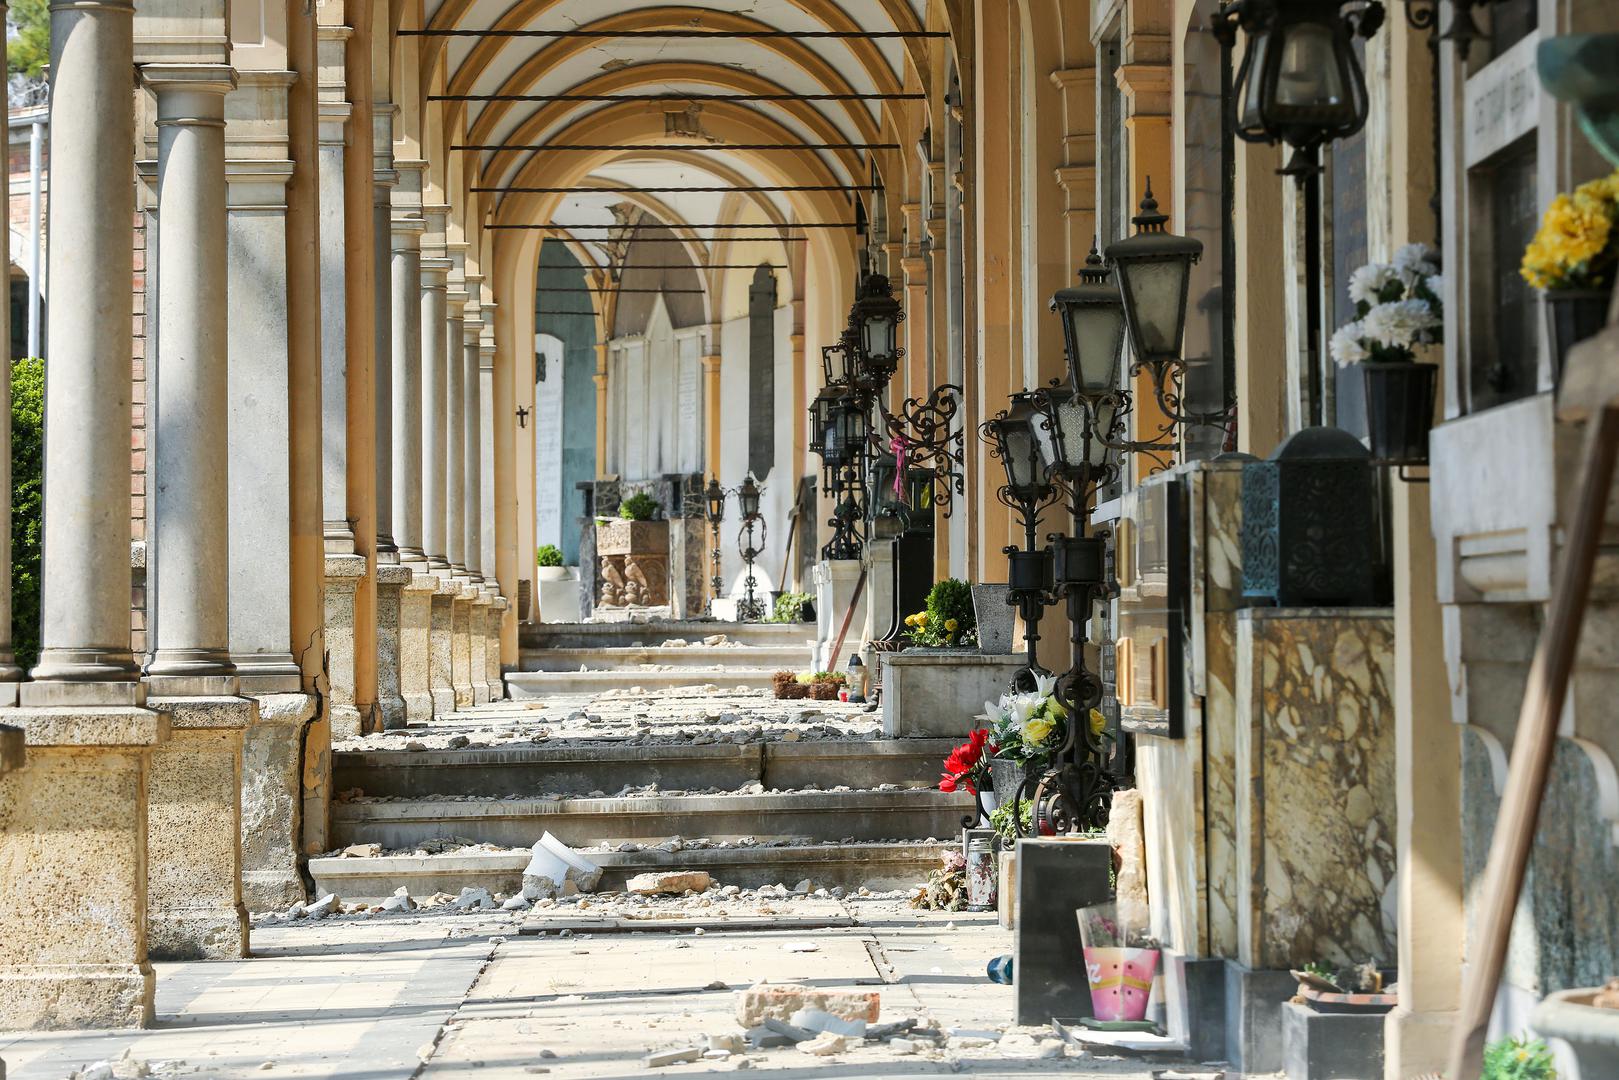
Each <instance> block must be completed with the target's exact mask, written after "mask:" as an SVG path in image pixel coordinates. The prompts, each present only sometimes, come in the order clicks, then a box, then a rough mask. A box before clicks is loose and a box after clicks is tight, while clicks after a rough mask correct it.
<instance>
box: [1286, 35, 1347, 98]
mask: <svg viewBox="0 0 1619 1080" xmlns="http://www.w3.org/2000/svg"><path fill="white" fill-rule="evenodd" d="M1336 45H1337V42H1336V41H1335V40H1334V35H1333V32H1332V29H1331V28H1330V27H1327V26H1323V25H1322V24H1320V23H1314V22H1300V23H1293V24H1292V25H1290V26H1288V27H1287V28H1286V29H1284V30H1283V31H1282V53H1281V56H1280V58H1279V60H1280V63H1279V65H1278V66H1279V70H1278V71H1277V74H1276V105H1277V107H1278V110H1291V109H1306V110H1312V111H1313V110H1318V109H1326V110H1337V109H1341V108H1343V107H1344V105H1345V103H1346V101H1347V95H1346V93H1345V88H1344V81H1343V71H1342V70H1341V68H1340V67H1339V63H1338V53H1337V48H1336Z"/></svg>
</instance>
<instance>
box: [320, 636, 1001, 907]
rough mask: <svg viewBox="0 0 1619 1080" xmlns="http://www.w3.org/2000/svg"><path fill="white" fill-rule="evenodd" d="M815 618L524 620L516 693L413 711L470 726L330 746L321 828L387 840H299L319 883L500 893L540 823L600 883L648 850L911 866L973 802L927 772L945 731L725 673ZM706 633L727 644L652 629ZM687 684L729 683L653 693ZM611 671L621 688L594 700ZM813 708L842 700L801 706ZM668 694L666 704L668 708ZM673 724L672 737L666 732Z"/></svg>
mask: <svg viewBox="0 0 1619 1080" xmlns="http://www.w3.org/2000/svg"><path fill="white" fill-rule="evenodd" d="M812 633H813V632H812V630H811V628H810V627H808V626H806V625H802V624H800V625H791V624H771V623H766V624H751V625H740V626H739V625H738V624H731V623H714V622H667V621H665V622H655V623H642V624H635V623H630V624H625V623H616V624H601V625H597V624H577V625H563V626H541V627H530V628H526V629H525V632H524V637H523V640H522V647H523V653H522V655H523V667H524V668H525V670H524V671H522V672H520V673H513V674H511V675H508V676H507V684H508V687H509V688H510V690H511V696H512V699H513V700H511V701H506V702H499V703H494V704H491V705H487V706H480V707H479V708H478V709H476V710H474V711H473V712H472V713H470V714H468V713H459V714H456V715H455V716H454V717H449V718H446V719H445V721H443V722H442V724H441V723H440V722H438V721H435V722H434V723H433V724H432V725H429V726H428V728H426V729H424V730H426V731H427V732H429V733H435V732H436V733H439V734H443V733H445V732H448V731H452V730H453V731H454V732H456V733H467V734H471V735H473V736H474V738H475V739H479V740H480V741H475V742H474V743H473V744H472V745H467V746H460V747H457V748H453V749H427V750H424V749H422V748H421V747H420V746H417V747H416V748H414V749H406V748H395V743H393V742H389V743H388V744H387V745H386V748H373V747H371V746H368V747H367V748H366V749H363V750H339V751H338V752H337V753H335V754H334V761H333V767H334V770H335V777H334V779H335V786H336V789H337V790H338V791H339V792H343V793H344V796H345V797H344V798H343V799H342V800H341V801H339V802H338V803H336V804H335V805H334V806H333V808H332V830H333V842H334V846H336V847H338V848H344V847H349V846H351V845H369V844H377V845H380V846H381V848H382V849H383V851H384V852H385V853H386V854H384V855H382V856H381V857H357V858H342V857H324V858H317V859H312V860H310V872H311V874H312V875H313V876H314V878H315V882H316V886H317V888H318V889H320V890H322V891H331V892H336V893H338V895H340V896H342V897H343V898H344V899H346V900H374V899H378V898H382V897H386V896H387V895H388V894H390V893H392V892H393V891H394V890H395V889H396V888H398V887H400V886H401V885H403V886H405V887H407V888H408V889H409V890H410V891H411V893H412V894H413V895H423V894H427V893H431V892H434V891H438V890H444V891H451V892H453V891H456V890H457V889H459V888H461V887H463V886H466V885H483V886H485V887H486V888H489V889H490V890H491V891H499V892H507V893H512V892H516V891H517V890H518V889H519V888H520V887H521V884H522V871H523V867H524V866H525V865H526V864H527V862H528V852H527V849H528V847H529V846H530V845H532V844H533V843H534V842H535V841H536V840H538V839H539V838H540V836H541V834H543V833H544V832H547V831H549V832H551V833H552V834H553V835H555V836H556V837H557V838H558V839H559V840H561V841H563V842H564V843H566V844H568V845H570V846H572V847H574V848H579V849H585V850H586V852H587V854H588V857H589V858H591V859H592V860H593V861H595V862H596V863H598V864H599V865H601V866H602V867H603V868H604V871H605V872H604V875H603V880H602V884H601V888H603V889H614V888H618V887H620V886H621V885H622V884H623V882H624V881H625V880H626V879H627V878H629V877H630V876H633V875H635V874H638V873H644V872H646V871H650V870H660V869H693V870H696V869H703V870H707V871H708V872H709V873H710V874H711V875H712V876H713V877H714V878H715V880H717V881H719V882H721V883H723V884H727V885H733V884H734V885H739V886H742V887H744V888H756V887H758V886H761V885H771V884H775V883H777V882H781V883H784V884H786V885H788V886H792V885H793V884H795V883H796V882H798V881H801V880H803V879H805V878H808V879H809V880H810V881H812V882H813V883H814V884H815V885H816V886H817V887H827V888H830V887H833V886H839V885H841V886H843V887H845V888H851V889H852V888H856V887H859V886H861V885H865V886H867V887H869V888H873V889H891V888H901V887H908V886H910V885H914V884H917V883H919V882H921V881H922V880H924V879H925V878H926V876H927V873H928V871H929V870H932V869H934V868H936V867H937V866H938V865H939V860H940V856H941V854H942V851H943V848H944V846H945V845H946V844H948V843H951V842H955V841H956V838H957V837H959V835H960V830H961V826H962V821H963V819H964V818H965V817H966V816H967V815H968V814H969V813H971V812H972V808H973V799H972V797H971V796H969V795H965V794H945V793H943V792H940V791H937V790H935V788H934V784H935V783H936V781H937V778H938V775H939V767H940V762H941V761H942V760H943V759H944V757H945V755H946V754H948V753H949V751H950V749H951V747H952V744H953V740H948V739H885V738H880V737H877V736H876V735H875V732H874V728H875V723H874V718H873V717H871V716H870V714H866V713H863V712H861V711H859V709H858V707H857V706H823V703H820V702H813V701H804V702H795V703H791V707H789V703H785V702H776V701H774V700H773V699H772V698H770V697H768V696H767V695H766V694H764V693H760V692H757V691H754V692H751V693H743V692H739V691H734V690H733V688H736V687H740V686H756V687H761V688H762V687H768V685H769V683H770V676H771V674H773V673H774V672H775V671H777V670H779V669H781V668H790V669H794V670H802V669H803V668H805V667H807V666H808V662H809V656H810V652H811V648H810V638H811V636H812ZM713 634H724V635H726V638H727V644H724V645H713V646H701V645H693V646H681V645H678V644H666V643H667V642H669V641H671V640H679V639H683V640H686V641H689V642H700V641H702V639H703V638H704V637H708V636H711V635H713ZM733 642H735V643H736V644H732V643H733ZM647 664H655V665H658V666H657V667H655V668H648V667H645V666H643V665H647ZM580 665H583V666H584V667H585V670H584V671H579V670H577V668H578V667H579V666H580ZM703 684H712V685H717V686H721V687H724V688H726V690H727V691H731V692H729V693H727V694H725V695H718V696H717V695H712V694H704V693H699V692H696V691H693V692H692V693H690V694H682V693H679V692H678V691H676V692H670V689H671V688H678V687H681V686H688V685H691V686H697V685H703ZM630 687H639V688H640V690H641V694H640V695H638V696H636V697H635V698H634V699H633V703H631V699H630V698H628V697H626V696H624V695H623V694H622V691H623V690H626V689H628V688H630ZM608 690H618V691H620V692H621V693H620V694H619V695H609V696H606V697H603V698H599V699H594V701H593V702H592V698H591V695H594V694H603V693H605V692H606V691H608ZM659 690H662V691H663V694H662V695H661V698H660V699H659V704H658V708H657V710H655V711H654V719H653V720H652V721H651V723H653V724H658V723H668V724H669V725H671V726H670V727H666V728H658V729H656V730H657V732H658V734H659V736H660V737H659V738H655V739H651V740H648V739H647V738H645V737H644V733H645V731H646V730H647V729H646V727H645V725H646V724H647V723H648V721H647V720H646V716H647V715H648V713H646V712H645V711H644V710H646V709H647V708H649V706H648V705H647V704H646V701H647V697H646V695H656V694H657V692H658V691H659ZM721 700H723V701H724V703H725V704H724V706H723V707H724V709H725V710H726V712H725V715H726V718H727V719H728V720H729V721H731V726H730V728H729V730H726V729H724V728H723V727H719V728H717V727H714V726H713V725H714V721H713V720H712V717H713V716H714V715H715V706H714V705H712V704H709V705H705V704H704V702H715V701H721ZM586 703H590V704H589V708H591V709H592V710H596V711H599V712H601V713H602V714H604V715H611V716H615V717H617V716H622V717H624V719H623V720H622V721H620V720H617V719H615V720H614V721H613V724H609V725H603V726H601V727H598V728H596V729H594V730H592V731H590V732H588V733H581V732H579V731H577V730H573V731H571V733H568V734H564V735H562V736H560V737H558V736H555V735H553V736H551V737H547V736H536V738H538V739H539V740H540V741H538V742H534V741H526V740H525V741H516V740H515V739H514V738H512V737H510V736H507V741H504V742H500V741H496V742H494V743H493V744H480V742H481V737H479V736H478V735H477V732H478V730H480V726H481V730H482V731H484V732H485V733H486V734H487V735H488V736H489V737H490V738H492V739H494V740H499V739H500V738H501V735H500V733H501V732H511V731H513V730H514V724H520V723H534V722H535V718H537V717H540V716H542V715H543V716H544V717H546V720H545V722H546V724H547V725H552V723H553V721H552V719H551V718H553V717H555V716H557V715H560V714H562V713H566V712H569V711H572V710H574V709H576V708H579V707H583V706H584V705H585V704H586ZM818 709H820V710H821V711H829V710H841V711H837V712H835V714H833V715H821V716H819V717H816V716H815V715H814V714H815V713H816V712H817V710H818ZM537 710H538V711H537ZM671 711H674V712H677V713H679V715H677V716H675V717H674V718H673V719H668V718H667V716H666V714H667V713H669V712H671ZM637 714H638V715H637ZM800 718H802V719H800ZM816 719H819V720H822V721H827V722H828V723H827V724H825V725H817V724H815V723H814V722H813V721H814V720H816ZM469 722H470V724H469ZM636 724H640V725H642V726H641V727H639V728H636V727H635V725H636ZM614 725H616V726H614ZM674 725H679V727H675V726H674ZM739 728H742V729H747V734H744V733H743V731H742V730H739ZM675 730H681V731H684V733H685V735H686V737H685V738H684V739H681V738H679V737H670V736H671V732H673V731H675ZM632 731H639V732H641V733H642V736H643V737H639V738H637V737H635V735H633V734H632ZM828 731H830V732H831V735H827V734H826V733H827V732H828ZM409 734H410V733H406V735H407V737H408V735H409ZM457 741H458V742H466V741H467V740H465V739H460V740H457ZM430 852H434V853H435V854H429V853H430Z"/></svg>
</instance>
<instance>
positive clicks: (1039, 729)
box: [1023, 717, 1056, 746]
mask: <svg viewBox="0 0 1619 1080" xmlns="http://www.w3.org/2000/svg"><path fill="white" fill-rule="evenodd" d="M1054 727H1056V725H1055V724H1053V723H1052V722H1051V721H1050V720H1047V719H1045V718H1043V717H1041V718H1037V719H1034V720H1030V721H1029V722H1028V723H1027V724H1024V725H1023V741H1024V742H1027V743H1030V744H1031V745H1034V746H1040V745H1042V744H1043V743H1044V742H1045V741H1046V739H1048V738H1050V736H1051V729H1052V728H1054Z"/></svg>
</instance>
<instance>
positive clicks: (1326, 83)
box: [1108, 0, 1477, 425]
mask: <svg viewBox="0 0 1619 1080" xmlns="http://www.w3.org/2000/svg"><path fill="white" fill-rule="evenodd" d="M1452 7H1453V12H1454V15H1455V17H1454V18H1453V20H1452V25H1451V28H1450V30H1447V31H1446V33H1445V35H1444V36H1446V37H1449V38H1451V39H1452V40H1455V41H1456V42H1457V44H1458V45H1460V46H1463V47H1465V44H1466V43H1467V42H1469V41H1471V40H1472V38H1473V37H1474V36H1476V33H1477V31H1476V27H1475V26H1473V23H1472V16H1471V13H1470V11H1469V9H1470V8H1471V7H1472V0H1462V2H1460V3H1459V4H1453V5H1452ZM1408 13H1409V8H1408ZM1382 25H1383V5H1382V4H1381V3H1379V2H1378V0H1229V2H1228V3H1226V4H1224V5H1223V6H1222V7H1221V8H1220V11H1219V13H1218V14H1217V15H1216V17H1215V19H1214V33H1215V36H1216V37H1217V38H1219V39H1220V41H1221V42H1222V44H1224V45H1225V46H1226V47H1227V48H1232V47H1234V45H1235V42H1236V32H1237V29H1238V28H1239V27H1240V28H1241V29H1242V31H1243V33H1244V34H1245V35H1246V36H1247V38H1248V48H1247V51H1246V52H1245V53H1244V54H1243V57H1242V61H1241V63H1240V64H1239V65H1238V67H1237V74H1236V78H1235V81H1234V86H1233V90H1232V94H1231V99H1230V101H1229V102H1228V103H1227V107H1228V108H1231V109H1232V110H1234V111H1233V114H1232V117H1231V120H1232V127H1233V128H1234V130H1235V132H1236V135H1237V137H1238V138H1240V139H1242V140H1243V141H1245V142H1258V143H1267V144H1272V145H1274V144H1275V143H1278V142H1285V143H1287V144H1288V145H1289V146H1291V147H1292V148H1293V153H1292V154H1291V156H1290V157H1289V158H1288V162H1287V165H1286V167H1285V168H1283V169H1282V170H1281V171H1282V174H1283V175H1285V176H1291V177H1293V179H1294V181H1295V182H1296V183H1297V184H1298V188H1299V197H1300V198H1301V199H1302V200H1303V202H1304V261H1305V297H1306V303H1307V305H1308V318H1307V320H1306V334H1307V340H1308V342H1309V346H1308V348H1309V353H1310V363H1309V365H1308V384H1309V412H1310V423H1311V425H1320V424H1322V423H1324V422H1327V421H1330V420H1331V417H1328V416H1326V415H1325V393H1326V389H1327V387H1328V386H1329V385H1330V380H1332V379H1333V378H1334V377H1335V375H1334V372H1333V370H1332V368H1331V366H1330V362H1328V361H1327V360H1325V359H1324V357H1325V350H1324V349H1323V348H1322V341H1323V337H1324V335H1323V334H1322V332H1321V321H1322V311H1321V160H1320V158H1321V155H1320V150H1321V147H1322V146H1323V145H1324V144H1326V143H1329V142H1332V141H1333V140H1335V139H1344V138H1348V137H1349V136H1351V135H1353V134H1355V132H1357V131H1359V130H1360V129H1361V128H1362V127H1363V126H1364V125H1365V123H1366V112H1367V96H1366V79H1365V76H1364V75H1363V74H1362V73H1361V69H1360V61H1359V59H1358V58H1357V57H1356V56H1355V49H1354V38H1355V37H1357V36H1359V37H1362V38H1370V37H1371V36H1372V35H1373V34H1375V33H1376V32H1377V29H1378V27H1380V26H1382ZM1470 28H1471V29H1470ZM1143 205H1145V204H1143ZM1112 254H1113V252H1112V249H1111V248H1110V249H1109V251H1108V255H1109V258H1111V257H1112ZM1125 303H1126V305H1127V306H1128V305H1129V303H1130V300H1129V297H1128V293H1127V295H1126V299H1125ZM1135 335H1136V330H1135V327H1134V325H1132V326H1131V336H1132V338H1134V337H1135Z"/></svg>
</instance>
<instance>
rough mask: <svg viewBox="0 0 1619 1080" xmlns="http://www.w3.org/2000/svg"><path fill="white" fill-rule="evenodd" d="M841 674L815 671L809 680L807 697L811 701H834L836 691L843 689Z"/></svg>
mask: <svg viewBox="0 0 1619 1080" xmlns="http://www.w3.org/2000/svg"><path fill="white" fill-rule="evenodd" d="M843 686H844V678H843V673H842V672H838V671H817V672H814V673H813V674H811V675H810V678H809V696H810V699H811V700H813V701H836V700H838V691H839V690H841V689H843Z"/></svg>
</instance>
